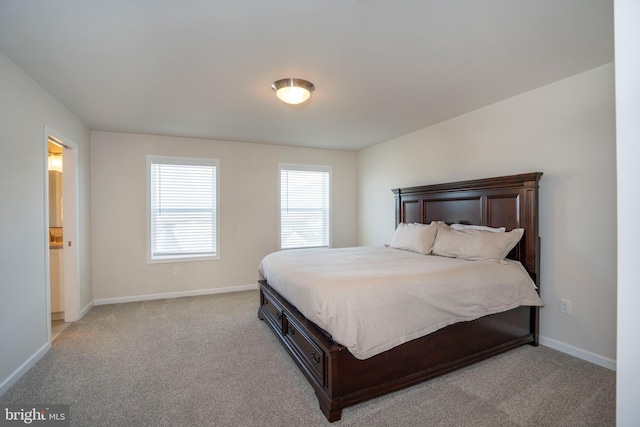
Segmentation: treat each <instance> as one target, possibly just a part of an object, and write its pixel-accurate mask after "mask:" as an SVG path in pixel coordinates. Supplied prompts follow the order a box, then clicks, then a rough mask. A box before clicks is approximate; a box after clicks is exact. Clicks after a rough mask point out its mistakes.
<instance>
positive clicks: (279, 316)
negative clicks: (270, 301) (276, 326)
mask: <svg viewBox="0 0 640 427" xmlns="http://www.w3.org/2000/svg"><path fill="white" fill-rule="evenodd" d="M276 316H278V320H282V313H280V312H278V314H276Z"/></svg>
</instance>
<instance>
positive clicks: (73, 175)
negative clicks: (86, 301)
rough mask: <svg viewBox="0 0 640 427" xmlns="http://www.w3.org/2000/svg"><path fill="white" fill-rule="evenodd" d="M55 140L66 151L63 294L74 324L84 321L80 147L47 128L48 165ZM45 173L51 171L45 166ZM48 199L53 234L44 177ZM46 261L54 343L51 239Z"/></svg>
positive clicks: (66, 316)
mask: <svg viewBox="0 0 640 427" xmlns="http://www.w3.org/2000/svg"><path fill="white" fill-rule="evenodd" d="M50 137H51V138H52V139H54V140H55V141H56V142H57V143H59V144H60V145H61V146H62V147H63V150H62V167H63V168H64V172H63V178H62V211H63V212H64V217H63V230H64V231H63V235H64V243H63V244H64V252H63V257H64V261H63V290H64V321H65V322H74V321H76V320H78V319H79V318H80V281H79V276H80V270H79V263H78V260H79V256H80V251H79V243H78V242H79V239H78V235H79V224H78V223H79V221H78V218H79V214H78V211H79V209H78V144H76V143H75V142H73V141H72V140H71V139H69V138H67V137H66V136H64V135H62V134H61V133H60V132H57V131H55V130H54V129H52V128H51V127H49V126H47V125H45V127H44V147H45V149H44V164H45V165H48V153H49V138H50ZM45 171H48V167H47V166H45ZM44 176H45V179H44V189H45V191H44V195H45V209H46V213H47V214H46V215H44V218H45V230H46V231H48V230H49V174H48V173H45V174H44ZM45 246H46V248H45V251H46V252H45V253H46V256H45V259H46V275H45V276H46V286H45V288H46V313H47V317H46V319H47V325H48V326H47V330H48V336H49V341H51V277H50V262H49V239H45Z"/></svg>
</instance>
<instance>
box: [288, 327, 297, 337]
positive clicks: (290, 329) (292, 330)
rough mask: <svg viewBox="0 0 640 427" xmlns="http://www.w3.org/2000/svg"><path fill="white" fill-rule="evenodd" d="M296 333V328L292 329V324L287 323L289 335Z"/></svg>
mask: <svg viewBox="0 0 640 427" xmlns="http://www.w3.org/2000/svg"><path fill="white" fill-rule="evenodd" d="M295 334H296V330H295V329H294V327H293V326H291V325H289V335H295Z"/></svg>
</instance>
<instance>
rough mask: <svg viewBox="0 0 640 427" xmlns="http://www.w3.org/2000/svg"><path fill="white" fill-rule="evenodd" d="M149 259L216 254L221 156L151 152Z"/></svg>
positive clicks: (155, 260)
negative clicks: (203, 157)
mask: <svg viewBox="0 0 640 427" xmlns="http://www.w3.org/2000/svg"><path fill="white" fill-rule="evenodd" d="M147 174H148V175H147V176H148V178H149V180H148V194H149V197H148V202H149V209H148V211H149V254H148V258H149V262H163V261H176V260H178V261H179V260H181V259H182V260H194V259H203V258H204V259H211V258H217V255H218V248H217V234H218V233H217V228H218V221H217V220H218V200H217V197H218V189H217V183H218V176H217V175H218V161H217V160H209V159H188V158H179V157H157V156H149V157H148V158H147Z"/></svg>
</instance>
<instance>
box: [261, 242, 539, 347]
mask: <svg viewBox="0 0 640 427" xmlns="http://www.w3.org/2000/svg"><path fill="white" fill-rule="evenodd" d="M259 277H260V278H261V279H266V280H267V281H268V283H269V284H270V285H271V286H272V287H273V288H275V289H276V290H277V291H278V292H279V293H280V294H281V295H282V296H283V297H285V298H286V299H287V300H288V301H289V302H290V303H292V304H293V305H295V306H296V307H297V308H298V310H300V312H301V313H302V314H304V315H305V317H307V319H309V320H311V321H312V322H314V323H315V324H317V325H318V326H319V327H320V328H322V329H324V330H325V331H327V332H328V333H329V334H331V336H332V337H333V339H334V340H335V341H336V342H338V343H340V344H342V345H344V346H345V347H347V348H348V349H349V351H350V352H351V353H352V354H353V355H354V356H355V357H357V358H358V359H366V358H368V357H371V356H374V355H376V354H378V353H382V352H383V351H386V350H389V349H391V348H393V347H395V346H397V345H400V344H402V343H404V342H407V341H410V340H412V339H415V338H418V337H421V336H424V335H427V334H429V333H431V332H434V331H436V330H438V329H440V328H443V327H445V326H447V325H450V324H453V323H456V322H461V321H467V320H473V319H477V318H479V317H482V316H485V315H488V314H493V313H498V312H501V311H506V310H510V309H512V308H515V307H517V306H520V305H536V306H540V305H543V304H542V301H541V300H540V298H539V297H538V294H537V292H536V291H535V285H534V283H533V281H532V280H531V278H530V277H529V275H528V274H527V272H526V270H525V269H524V268H523V267H522V265H521V264H520V263H518V262H515V261H507V262H503V263H497V262H477V261H464V260H459V259H455V258H445V257H439V256H434V255H421V254H416V253H413V252H408V251H403V250H398V249H392V248H388V247H383V246H380V247H358V248H345V249H318V250H296V251H282V252H275V253H272V254H270V255H267V256H266V257H265V258H264V259H263V260H262V262H261V264H260V268H259Z"/></svg>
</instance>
